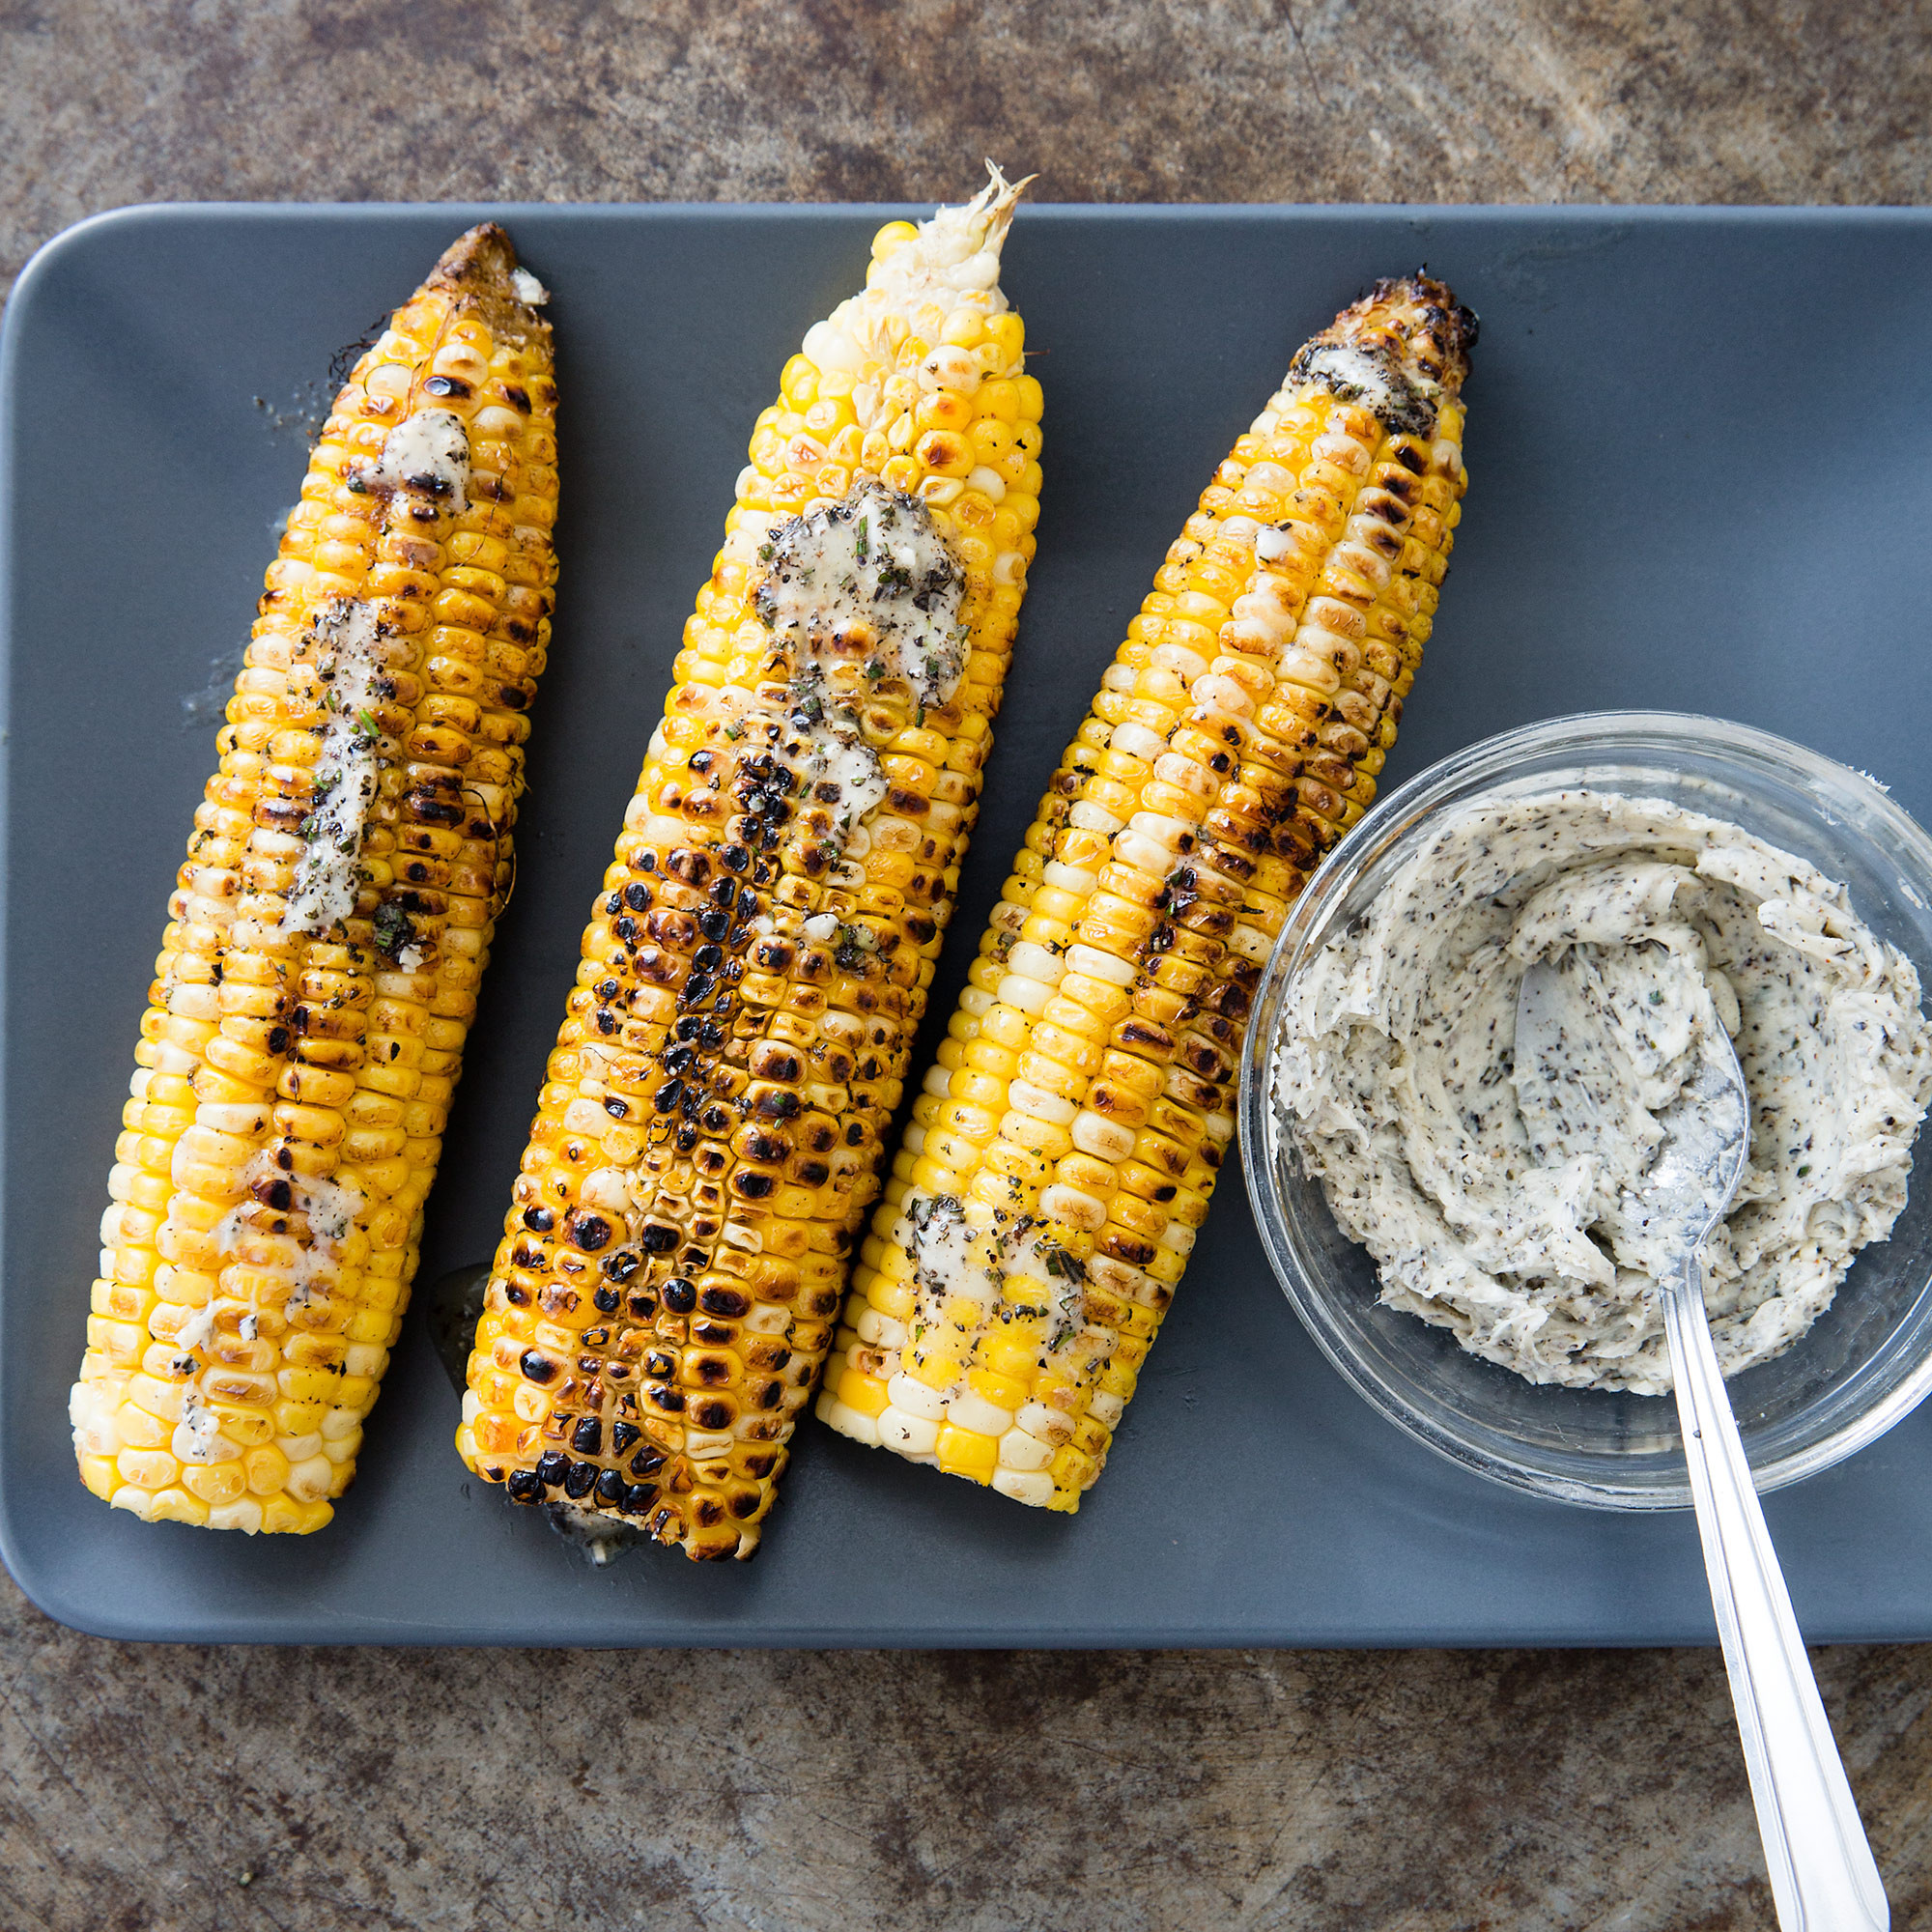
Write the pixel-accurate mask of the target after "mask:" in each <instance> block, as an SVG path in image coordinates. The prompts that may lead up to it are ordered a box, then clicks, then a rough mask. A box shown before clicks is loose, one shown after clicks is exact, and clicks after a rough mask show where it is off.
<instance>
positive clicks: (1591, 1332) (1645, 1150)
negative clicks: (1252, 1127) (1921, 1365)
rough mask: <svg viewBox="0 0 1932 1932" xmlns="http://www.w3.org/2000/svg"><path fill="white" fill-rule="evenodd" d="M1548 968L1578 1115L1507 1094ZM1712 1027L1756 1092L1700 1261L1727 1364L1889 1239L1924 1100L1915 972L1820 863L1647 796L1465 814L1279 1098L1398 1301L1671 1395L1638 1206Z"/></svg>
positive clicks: (1301, 984)
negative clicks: (1567, 1014) (1666, 1111)
mask: <svg viewBox="0 0 1932 1932" xmlns="http://www.w3.org/2000/svg"><path fill="white" fill-rule="evenodd" d="M1538 959H1548V960H1551V961H1554V962H1557V963H1558V965H1559V970H1560V974H1561V977H1562V982H1563V987H1564V997H1565V998H1566V999H1567V1000H1568V1001H1569V1002H1570V1003H1571V1011H1572V1012H1573V1013H1574V1015H1575V1018H1576V1022H1577V1023H1576V1024H1575V1025H1574V1026H1567V1027H1566V1041H1567V1044H1568V1050H1569V1053H1570V1059H1569V1062H1568V1064H1567V1065H1565V1066H1563V1067H1561V1068H1558V1069H1557V1074H1558V1077H1559V1078H1561V1079H1562V1080H1563V1083H1564V1090H1565V1094H1566V1098H1565V1103H1564V1106H1563V1108H1562V1110H1561V1113H1562V1121H1561V1122H1556V1121H1554V1120H1553V1119H1552V1117H1551V1114H1550V1110H1549V1109H1548V1107H1547V1106H1546V1105H1544V1103H1543V1102H1542V1100H1541V1099H1540V1098H1539V1094H1540V1092H1541V1091H1542V1090H1541V1088H1540V1085H1539V1083H1537V1082H1530V1081H1525V1083H1524V1087H1523V1091H1522V1094H1521V1095H1519V1092H1518V1089H1517V1086H1516V1084H1515V1081H1514V1079H1513V1074H1514V1048H1515V1032H1516V1002H1517V994H1518V991H1519V988H1520V985H1521V981H1522V976H1523V973H1524V971H1525V970H1526V968H1527V967H1528V965H1529V964H1530V962H1532V961H1533V960H1538ZM1719 1028H1723V1029H1725V1030H1728V1031H1731V1032H1733V1033H1734V1035H1735V1044H1736V1047H1737V1053H1738V1059H1739V1062H1740V1064H1741V1065H1742V1066H1743V1069H1744V1075H1745V1081H1746V1085H1747V1090H1748V1092H1749V1095H1750V1103H1751V1149H1750V1168H1749V1171H1748V1173H1747V1176H1746V1179H1745V1182H1744V1185H1743V1188H1742V1189H1741V1191H1740V1193H1739V1196H1738V1200H1737V1203H1736V1205H1735V1206H1734V1208H1733V1209H1732V1211H1731V1213H1730V1215H1729V1217H1728V1218H1727V1220H1726V1221H1725V1223H1724V1224H1723V1225H1722V1226H1721V1227H1720V1228H1719V1230H1718V1231H1717V1233H1716V1234H1715V1235H1714V1236H1713V1237H1712V1239H1711V1241H1710V1243H1709V1244H1708V1248H1707V1252H1706V1266H1705V1298H1706V1302H1707V1305H1708V1307H1709V1309H1710V1313H1711V1326H1712V1333H1713V1337H1714V1340H1715V1341H1716V1344H1717V1349H1718V1356H1719V1362H1720V1364H1721V1365H1722V1367H1723V1370H1724V1372H1725V1373H1726V1374H1727V1375H1733V1374H1736V1373H1737V1372H1738V1371H1739V1370H1741V1369H1744V1368H1747V1367H1750V1366H1752V1365H1753V1364H1755V1363H1758V1362H1762V1361H1766V1360H1769V1359H1770V1358H1771V1357H1772V1356H1774V1355H1776V1354H1779V1353H1781V1352H1782V1351H1783V1350H1785V1349H1787V1348H1789V1347H1790V1346H1791V1344H1792V1343H1793V1342H1795V1341H1796V1340H1797V1339H1798V1338H1799V1337H1800V1336H1802V1335H1803V1334H1804V1332H1805V1330H1806V1329H1807V1328H1808V1327H1809V1326H1810V1325H1811V1323H1812V1321H1814V1320H1815V1319H1816V1318H1817V1316H1818V1315H1819V1314H1820V1313H1821V1312H1822V1311H1823V1310H1824V1309H1826V1308H1827V1307H1829V1306H1830V1304H1831V1301H1832V1298H1833V1294H1834V1293H1835V1292H1836V1290H1837V1286H1838V1284H1839V1282H1840V1281H1842V1280H1843V1278H1844V1275H1845V1271H1846V1269H1847V1268H1848V1267H1849V1266H1850V1264H1851V1261H1852V1258H1853V1256H1855V1255H1856V1254H1857V1253H1858V1251H1859V1250H1860V1249H1861V1248H1862V1247H1864V1246H1865V1245H1866V1244H1867V1243H1869V1242H1872V1241H1878V1240H1883V1239H1885V1238H1886V1237H1887V1236H1888V1235H1889V1232H1890V1229H1891V1226H1892V1223H1893V1222H1894V1221H1895V1220H1896V1219H1897V1217H1898V1214H1899V1212H1900V1211H1901V1209H1902V1208H1904V1206H1905V1200H1906V1188H1907V1183H1908V1179H1909V1177H1910V1174H1911V1168H1912V1143H1913V1138H1914V1136H1915V1134H1916V1133H1917V1131H1918V1124H1919V1122H1920V1120H1921V1119H1922V1118H1923V1116H1924V1113H1925V1108H1926V1103H1927V1099H1928V1095H1932V1030H1928V1027H1927V1024H1926V1021H1925V1018H1924V1016H1923V1014H1922V1013H1921V1012H1920V1010H1919V985H1918V975H1917V973H1916V972H1915V971H1914V968H1913V966H1912V963H1911V961H1910V960H1909V959H1907V958H1906V957H1905V956H1904V955H1903V954H1902V953H1900V952H1897V951H1896V949H1894V948H1892V947H1890V946H1888V945H1886V944H1885V943H1884V942H1883V941H1881V940H1880V939H1879V938H1878V937H1877V936H1876V935H1875V934H1874V933H1873V932H1872V931H1871V930H1870V928H1869V927H1867V926H1866V925H1865V924H1864V923H1863V922H1862V921H1861V920H1860V919H1859V917H1858V915H1857V914H1856V913H1855V912H1854V911H1853V909H1852V906H1851V904H1850V901H1849V898H1848V896H1847V895H1846V894H1845V891H1844V889H1843V888H1842V887H1840V886H1838V885H1835V884H1834V883H1833V881H1831V880H1830V879H1828V878H1826V877H1824V876H1823V875H1822V874H1821V873H1819V872H1818V871H1817V870H1816V869H1815V868H1814V867H1811V866H1809V865H1807V864H1805V863H1804V861H1803V860H1800V859H1797V858H1795V857H1793V856H1792V855H1791V854H1789V853H1785V852H1780V851H1778V850H1776V848H1775V847H1773V846H1770V845H1768V844H1766V843H1764V842H1763V841H1761V840H1759V839H1757V838H1752V837H1751V836H1750V835H1749V834H1748V833H1747V832H1745V831H1743V830H1742V829H1741V828H1740V827H1738V826H1735V825H1731V824H1727V823H1725V822H1723V821H1721V820H1718V819H1713V818H1707V817H1703V816H1700V815H1698V814H1696V813H1693V812H1690V811H1685V810H1681V809H1679V808H1677V807H1675V806H1671V805H1668V804H1663V803H1661V802H1656V801H1644V800H1633V799H1626V798H1622V797H1617V796H1613V795H1608V794H1599V793H1592V792H1588V791H1575V792H1555V793H1548V794H1545V795H1542V796H1539V797H1534V798H1528V799H1521V800H1516V801H1512V802H1510V803H1508V804H1501V805H1490V806H1479V807H1475V808H1471V809H1469V810H1465V811H1463V812H1461V813H1459V814H1457V815H1456V816H1454V817H1453V818H1451V819H1449V820H1447V821H1446V822H1445V823H1444V824H1443V825H1442V826H1441V828H1440V829H1439V830H1438V831H1437V832H1436V834H1435V837H1434V838H1432V839H1431V840H1430V841H1429V843H1428V845H1427V846H1426V847H1425V848H1424V849H1423V850H1422V851H1421V852H1420V853H1418V854H1417V855H1416V857H1415V858H1413V859H1412V860H1411V861H1409V863H1408V864H1407V865H1406V867H1404V868H1403V869H1402V870H1401V871H1400V872H1399V873H1398V874H1397V875H1396V876H1395V877H1394V878H1392V879H1391V880H1390V881H1389V882H1388V884H1387V885H1386V886H1385V887H1384V888H1383V889H1382V891H1381V892H1380V893H1379V895H1378V896H1377V898H1376V899H1375V901H1374V903H1373V904H1372V905H1371V906H1370V908H1369V910H1368V912H1367V914H1366V915H1365V916H1364V918H1362V919H1361V920H1360V921H1358V922H1357V923H1356V924H1355V925H1354V926H1353V927H1352V928H1351V929H1350V931H1348V932H1347V933H1345V934H1343V935H1342V936H1340V937H1339V938H1337V939H1336V940H1334V941H1333V942H1331V943H1330V944H1329V946H1328V947H1326V948H1325V949H1324V950H1323V951H1322V952H1321V953H1320V954H1319V955H1317V957H1316V958H1315V959H1313V960H1311V961H1310V962H1309V964H1308V966H1307V968H1306V969H1305V970H1304V971H1303V972H1302V973H1301V975H1300V976H1299V977H1298V979H1297V980H1296V982H1295V984H1294V986H1293V988H1292V989H1291V992H1290V995H1289V999H1288V1002H1287V1005H1286V1007H1285V1009H1284V1013H1283V1021H1282V1031H1281V1034H1280V1037H1279V1042H1278V1045H1277V1047H1276V1050H1275V1054H1274V1063H1273V1073H1274V1082H1275V1092H1276V1096H1277V1101H1278V1104H1279V1105H1281V1106H1282V1108H1283V1109H1284V1111H1285V1113H1286V1116H1287V1120H1288V1125H1289V1129H1290V1132H1291V1135H1292V1138H1293V1143H1294V1145H1295V1147H1296V1149H1297V1151H1298V1152H1299V1154H1300V1157H1301V1159H1302V1161H1303V1162H1304V1164H1305V1165H1306V1167H1307V1169H1308V1171H1309V1172H1310V1173H1311V1174H1313V1175H1315V1176H1317V1177H1319V1179H1321V1185H1322V1188H1323V1191H1324V1193H1325V1194H1326V1196H1327V1198H1328V1202H1329V1205H1330V1207H1331V1208H1332V1209H1333V1211H1334V1213H1335V1217H1336V1219H1337V1221H1338V1222H1339V1223H1340V1225H1341V1227H1342V1229H1343V1231H1344V1232H1345V1233H1346V1234H1348V1235H1349V1236H1350V1238H1352V1239H1354V1240H1357V1241H1360V1242H1362V1243H1363V1245H1364V1246H1366V1247H1367V1248H1368V1249H1369V1251H1370V1253H1371V1254H1373V1255H1374V1256H1375V1258H1376V1260H1377V1262H1378V1264H1379V1265H1380V1271H1381V1282H1382V1289H1381V1298H1382V1300H1383V1301H1385V1302H1387V1303H1389V1304H1390V1305H1392V1306H1394V1307H1398V1308H1403V1309H1406V1310H1407V1311H1408V1312H1409V1313H1411V1314H1415V1315H1418V1316H1420V1317H1421V1318H1422V1319H1423V1320H1425V1321H1432V1322H1435V1323H1436V1324H1438V1325H1439V1326H1442V1327H1446V1328H1448V1329H1450V1330H1452V1331H1453V1332H1454V1333H1455V1335H1456V1336H1457V1338H1458V1340H1459V1341H1460V1342H1461V1343H1462V1344H1463V1347H1464V1348H1466V1349H1468V1350H1471V1351H1472V1352H1473V1353H1476V1354H1479V1355H1482V1356H1485V1357H1487V1358H1488V1359H1489V1360H1492V1361H1495V1362H1499V1363H1501V1364H1503V1366H1505V1367H1507V1368H1511V1369H1514V1370H1516V1371H1518V1372H1519V1373H1520V1374H1521V1375H1523V1376H1526V1377H1527V1378H1530V1379H1531V1380H1533V1381H1542V1382H1560V1383H1565V1384H1569V1385H1571V1386H1574V1387H1590V1388H1619V1389H1631V1390H1634V1391H1636V1392H1639V1393H1643V1394H1658V1393H1662V1392H1663V1391H1665V1390H1667V1389H1668V1388H1669V1386H1670V1365H1669V1353H1668V1349H1667V1346H1666V1344H1665V1340H1664V1336H1663V1331H1662V1319H1661V1316H1660V1313H1659V1309H1658V1302H1657V1273H1658V1270H1659V1268H1660V1267H1661V1266H1662V1261H1661V1258H1660V1256H1659V1255H1658V1254H1657V1253H1656V1252H1654V1251H1653V1249H1652V1247H1651V1246H1650V1245H1649V1244H1648V1243H1647V1241H1646V1239H1645V1236H1644V1235H1643V1231H1642V1229H1641V1228H1640V1226H1639V1225H1638V1223H1637V1220H1636V1217H1635V1216H1634V1213H1633V1212H1632V1198H1633V1196H1634V1193H1635V1192H1636V1190H1637V1189H1638V1187H1639V1185H1640V1183H1641V1180H1642V1177H1643V1175H1644V1172H1645V1170H1646V1169H1647V1168H1648V1166H1649V1165H1650V1163H1651V1161H1652V1159H1653V1158H1654V1157H1655V1153H1656V1150H1657V1147H1658V1145H1659V1144H1660V1143H1661V1141H1662V1132H1661V1130H1660V1129H1659V1127H1658V1125H1657V1119H1656V1117H1657V1115H1658V1113H1659V1112H1660V1111H1661V1110H1662V1108H1664V1107H1666V1106H1668V1105H1669V1103H1670V1102H1671V1100H1672V1099H1673V1098H1675V1096H1676V1095H1677V1094H1678V1093H1679V1092H1680V1091H1681V1089H1682V1087H1683V1085H1684V1083H1685V1081H1686V1079H1687V1078H1688V1077H1689V1076H1690V1072H1691V1071H1692V1070H1693V1068H1694V1065H1695V1064H1696V1060H1697V1057H1698V1055H1699V1054H1700V1052H1701V1051H1702V1050H1703V1043H1704V1042H1706V1041H1708V1040H1709V1039H1711V1038H1712V1037H1714V1030H1715V1029H1719ZM1546 1071H1547V1069H1546ZM1526 1116H1527V1121H1526V1119H1525V1117H1526Z"/></svg>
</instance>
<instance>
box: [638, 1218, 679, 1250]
mask: <svg viewBox="0 0 1932 1932" xmlns="http://www.w3.org/2000/svg"><path fill="white" fill-rule="evenodd" d="M639 1244H640V1245H641V1246H642V1248H643V1250H644V1252H645V1254H647V1255H668V1254H669V1253H670V1251H671V1250H672V1249H673V1248H674V1247H676V1246H677V1230H676V1229H675V1228H667V1227H665V1226H663V1225H662V1224H661V1223H659V1222H651V1223H648V1224H647V1225H646V1226H645V1229H644V1232H643V1235H642V1236H641V1237H640V1243H639Z"/></svg>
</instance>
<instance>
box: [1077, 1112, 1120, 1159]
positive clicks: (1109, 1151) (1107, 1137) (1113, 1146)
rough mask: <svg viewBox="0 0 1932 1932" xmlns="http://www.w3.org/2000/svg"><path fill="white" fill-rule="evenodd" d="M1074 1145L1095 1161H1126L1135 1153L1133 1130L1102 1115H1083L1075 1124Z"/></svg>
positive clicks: (1079, 1116) (1078, 1117)
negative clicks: (1091, 1156)
mask: <svg viewBox="0 0 1932 1932" xmlns="http://www.w3.org/2000/svg"><path fill="white" fill-rule="evenodd" d="M1073 1145H1074V1146H1075V1147H1077V1148H1078V1149H1079V1150H1080V1151H1081V1152H1082V1153H1091V1154H1092V1155H1093V1156H1094V1159H1095V1160H1115V1161H1119V1160H1125V1159H1126V1158H1127V1156H1128V1155H1129V1154H1130V1153H1132V1152H1133V1151H1134V1134H1133V1129H1132V1128H1131V1127H1123V1126H1122V1124H1121V1123H1120V1122H1119V1121H1110V1120H1108V1119H1107V1118H1106V1117H1105V1116H1104V1115H1101V1114H1093V1113H1082V1114H1080V1115H1078V1116H1077V1117H1076V1118H1075V1120H1074V1122H1073Z"/></svg>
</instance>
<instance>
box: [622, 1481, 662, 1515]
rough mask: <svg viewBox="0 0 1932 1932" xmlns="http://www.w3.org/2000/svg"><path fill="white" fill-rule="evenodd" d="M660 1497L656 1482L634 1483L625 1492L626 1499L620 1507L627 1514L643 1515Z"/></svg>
mask: <svg viewBox="0 0 1932 1932" xmlns="http://www.w3.org/2000/svg"><path fill="white" fill-rule="evenodd" d="M657 1499H658V1486H657V1485H656V1484H655V1483H633V1484H632V1485H631V1487H630V1488H629V1489H628V1490H626V1491H625V1492H624V1500H623V1501H622V1502H621V1503H620V1504H619V1505H618V1507H619V1508H620V1509H621V1510H622V1511H623V1512H624V1514H625V1515H626V1516H642V1515H643V1513H644V1512H645V1511H646V1510H647V1509H649V1508H650V1506H651V1505H652V1504H653V1503H654V1502H656V1501H657Z"/></svg>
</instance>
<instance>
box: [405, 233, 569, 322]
mask: <svg viewBox="0 0 1932 1932" xmlns="http://www.w3.org/2000/svg"><path fill="white" fill-rule="evenodd" d="M426 286H427V287H429V288H433V289H450V290H453V291H455V292H456V293H458V294H459V295H463V296H466V297H468V298H470V299H471V300H472V301H474V302H475V303H476V305H477V308H478V311H479V313H480V314H481V315H482V316H483V318H484V320H485V321H487V322H489V323H490V324H491V326H492V327H502V326H503V325H504V324H505V323H506V322H508V323H512V324H521V325H522V326H523V327H526V328H527V327H529V326H530V325H531V324H532V323H533V322H535V321H537V320H538V318H536V317H535V316H533V315H532V314H531V313H530V311H531V310H532V309H537V308H541V307H542V306H543V305H544V303H545V302H547V301H548V300H549V299H550V291H549V290H548V289H547V288H545V287H544V285H543V283H542V282H540V281H539V280H538V279H537V277H536V276H534V275H533V274H531V273H530V272H529V270H527V269H525V268H523V267H521V266H520V265H519V264H518V261H517V248H516V243H515V242H513V241H511V240H510V236H509V231H508V230H507V229H504V228H503V227H501V226H499V225H498V224H497V222H494V221H479V222H478V223H477V224H476V226H475V227H474V228H470V229H467V230H466V231H465V232H464V233H463V234H461V235H459V236H458V237H457V238H456V240H455V241H452V242H451V243H450V244H449V246H448V247H447V248H445V249H444V250H443V251H442V253H441V255H440V257H439V258H438V260H437V265H436V267H435V268H434V269H432V270H430V274H429V280H428V283H427V284H426Z"/></svg>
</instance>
